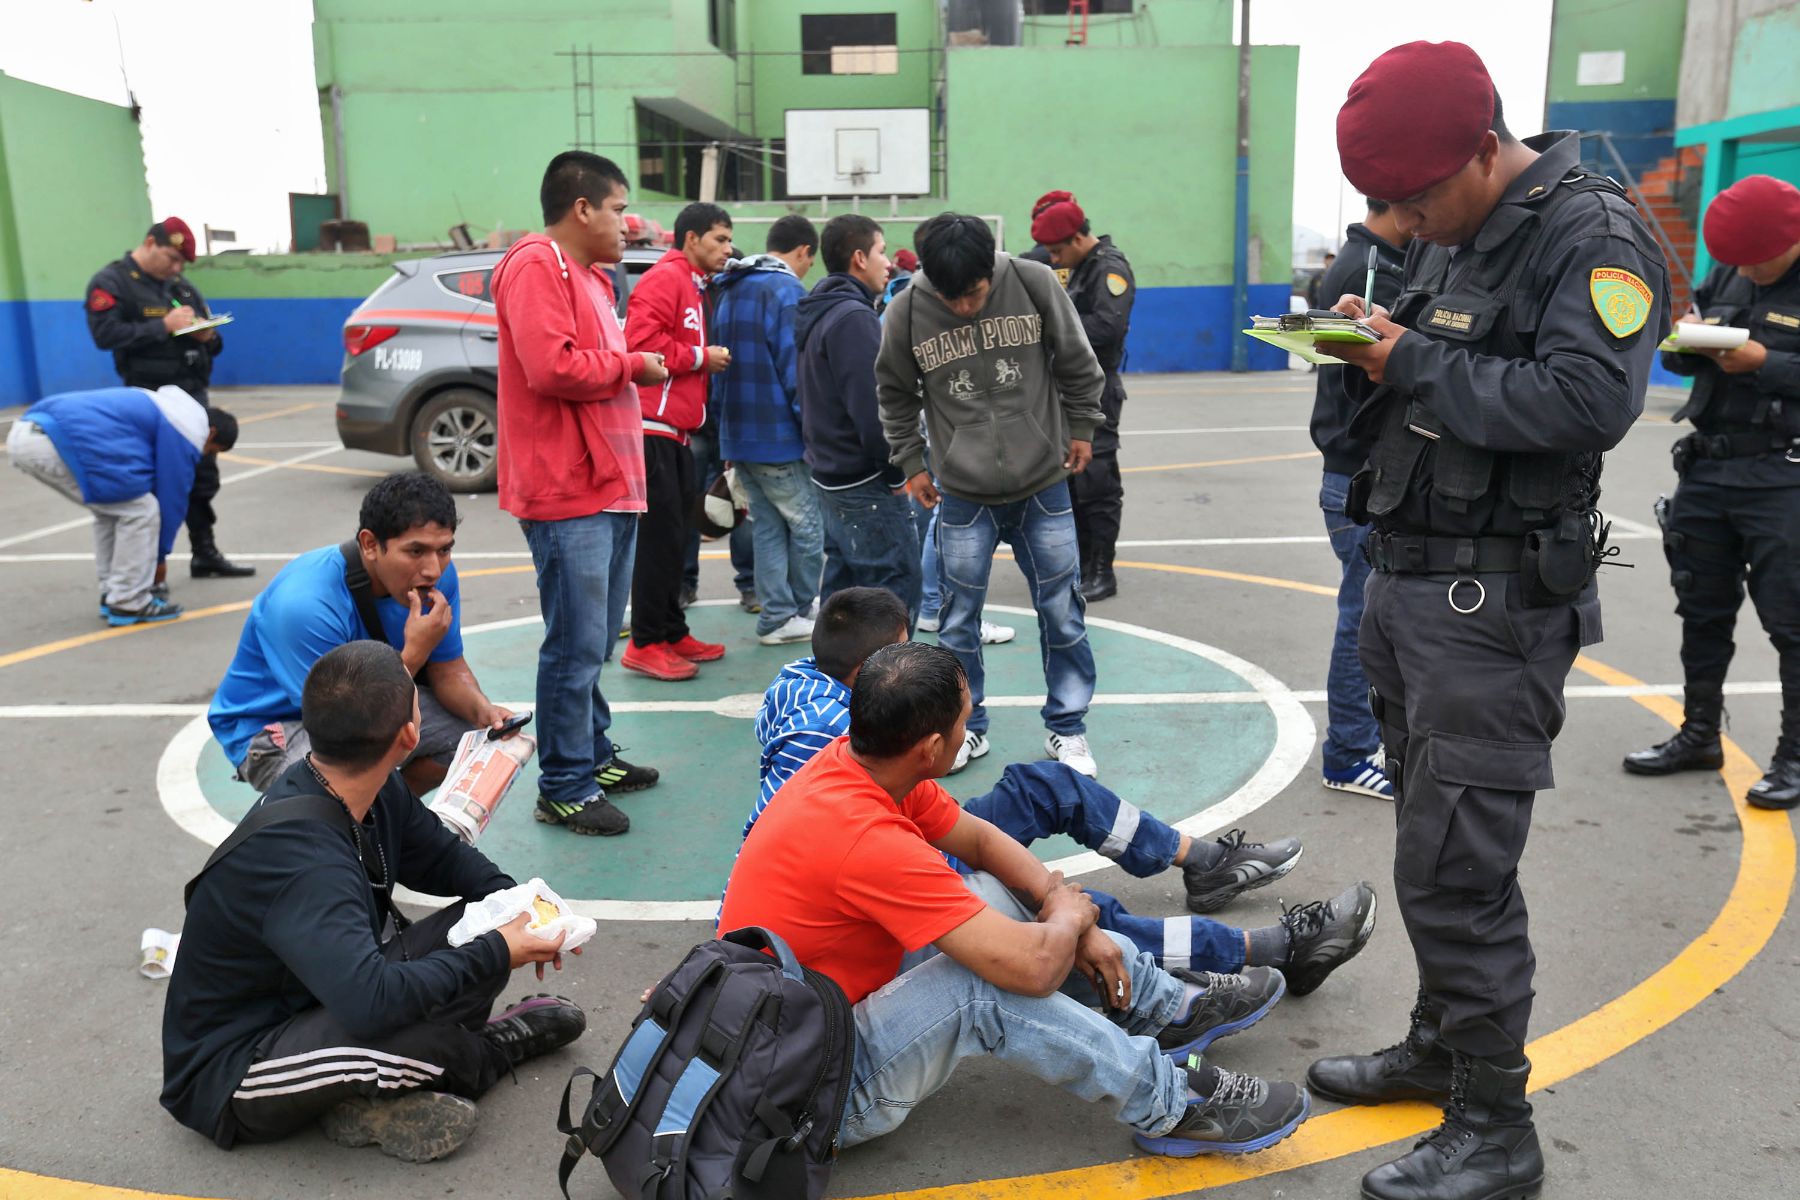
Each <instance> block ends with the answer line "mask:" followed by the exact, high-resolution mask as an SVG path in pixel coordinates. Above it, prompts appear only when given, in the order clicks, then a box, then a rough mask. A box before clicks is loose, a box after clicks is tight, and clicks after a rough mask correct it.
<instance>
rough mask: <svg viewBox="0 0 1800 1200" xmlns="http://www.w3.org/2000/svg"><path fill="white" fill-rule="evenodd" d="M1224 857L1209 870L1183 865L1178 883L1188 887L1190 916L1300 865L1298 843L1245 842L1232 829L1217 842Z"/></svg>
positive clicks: (1291, 840)
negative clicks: (1180, 881)
mask: <svg viewBox="0 0 1800 1200" xmlns="http://www.w3.org/2000/svg"><path fill="white" fill-rule="evenodd" d="M1218 844H1219V845H1221V846H1223V847H1225V857H1224V858H1221V859H1220V860H1219V861H1218V863H1217V864H1215V865H1214V866H1213V867H1212V868H1211V869H1210V870H1201V869H1200V866H1199V864H1198V863H1184V864H1183V865H1182V868H1181V879H1182V882H1183V883H1184V884H1185V885H1186V887H1187V906H1188V911H1189V912H1197V913H1209V912H1212V911H1213V910H1214V909H1219V908H1224V907H1225V906H1226V905H1227V904H1229V903H1231V902H1232V901H1233V900H1235V899H1237V898H1238V897H1239V896H1241V895H1243V894H1244V893H1245V892H1248V891H1250V890H1251V889H1253V888H1259V887H1267V886H1268V885H1269V884H1271V883H1274V882H1275V881H1276V880H1277V879H1280V878H1281V877H1282V876H1283V875H1286V874H1287V873H1288V872H1289V871H1292V870H1293V869H1294V867H1295V865H1296V864H1298V863H1299V861H1300V839H1299V838H1291V837H1290V838H1282V839H1280V840H1279V841H1274V842H1246V841H1245V840H1244V831H1243V830H1241V829H1234V830H1232V831H1231V832H1230V833H1228V834H1226V835H1225V836H1224V837H1222V838H1220V839H1219V840H1218Z"/></svg>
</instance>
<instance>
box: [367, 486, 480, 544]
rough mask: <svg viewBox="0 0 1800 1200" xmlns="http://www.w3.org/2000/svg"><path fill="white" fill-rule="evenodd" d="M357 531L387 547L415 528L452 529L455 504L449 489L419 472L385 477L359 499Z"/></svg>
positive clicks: (454, 519)
mask: <svg viewBox="0 0 1800 1200" xmlns="http://www.w3.org/2000/svg"><path fill="white" fill-rule="evenodd" d="M356 520H357V526H356V527H357V529H358V530H363V529H366V530H368V531H369V532H370V533H372V534H374V535H375V540H376V541H377V542H379V543H381V544H382V545H384V546H385V545H387V543H388V541H389V539H391V538H397V537H399V536H400V535H401V534H403V533H405V532H406V531H407V530H409V529H411V528H412V527H413V526H415V525H442V526H443V527H444V528H445V529H451V530H454V529H455V528H456V501H455V499H454V498H452V497H451V495H450V489H449V488H446V487H445V486H444V485H443V484H441V483H439V482H438V481H437V480H435V479H433V478H432V477H431V476H429V475H426V474H424V473H423V472H421V471H402V472H400V473H399V474H398V475H389V476H388V477H387V478H386V479H384V480H382V481H381V482H380V483H378V484H376V485H375V486H374V487H372V488H370V489H369V492H368V495H366V496H364V497H363V502H362V512H361V514H360V515H358V517H357V518H356Z"/></svg>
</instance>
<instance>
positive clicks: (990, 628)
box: [981, 621, 1019, 646]
mask: <svg viewBox="0 0 1800 1200" xmlns="http://www.w3.org/2000/svg"><path fill="white" fill-rule="evenodd" d="M1018 636H1019V631H1018V630H1016V629H1014V628H1013V627H1012V626H1011V625H996V624H994V623H993V622H992V621H983V622H982V623H981V644H982V645H984V646H1000V645H1004V644H1005V643H1007V642H1010V641H1012V640H1013V639H1014V638H1015V637H1018Z"/></svg>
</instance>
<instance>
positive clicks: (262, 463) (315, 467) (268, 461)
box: [219, 421, 391, 479]
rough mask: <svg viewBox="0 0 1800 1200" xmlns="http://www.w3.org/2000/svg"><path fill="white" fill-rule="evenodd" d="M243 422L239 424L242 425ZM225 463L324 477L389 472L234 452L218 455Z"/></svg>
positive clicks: (376, 475)
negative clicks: (285, 460) (300, 472)
mask: <svg viewBox="0 0 1800 1200" xmlns="http://www.w3.org/2000/svg"><path fill="white" fill-rule="evenodd" d="M242 423H243V422H241V421H240V422H239V424H242ZM219 457H220V458H222V459H224V460H225V461H226V462H234V463H244V464H246V465H248V466H252V467H280V468H281V469H282V470H283V471H318V472H319V473H321V474H324V475H361V476H364V477H366V478H370V479H386V478H387V477H388V475H389V474H391V472H388V471H372V470H370V469H369V468H367V467H328V466H325V465H324V464H323V463H310V462H298V463H297V462H278V461H277V460H275V459H273V458H253V457H251V456H250V455H248V454H239V453H237V452H236V451H235V450H233V451H230V452H227V453H225V454H221V455H219Z"/></svg>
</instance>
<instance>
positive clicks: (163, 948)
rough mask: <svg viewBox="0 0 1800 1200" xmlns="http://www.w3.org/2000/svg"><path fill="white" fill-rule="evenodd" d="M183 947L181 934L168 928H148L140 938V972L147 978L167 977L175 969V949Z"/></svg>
mask: <svg viewBox="0 0 1800 1200" xmlns="http://www.w3.org/2000/svg"><path fill="white" fill-rule="evenodd" d="M180 947H181V935H180V934H179V933H170V932H169V931H168V930H166V929H146V930H144V936H143V937H142V938H140V939H139V940H138V952H139V954H140V955H141V958H140V960H139V962H138V974H139V975H142V976H143V977H144V978H145V979H167V978H168V977H169V973H170V972H171V971H173V970H174V969H175V951H176V950H178V949H180Z"/></svg>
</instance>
